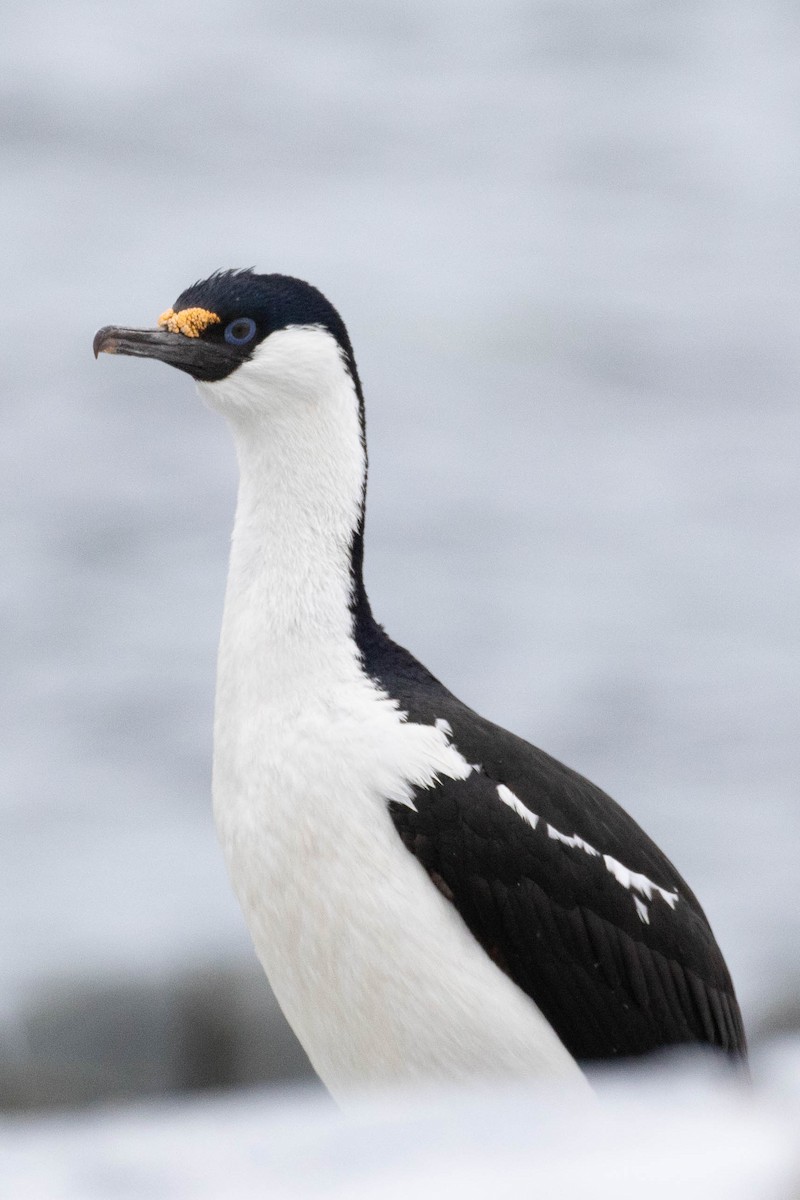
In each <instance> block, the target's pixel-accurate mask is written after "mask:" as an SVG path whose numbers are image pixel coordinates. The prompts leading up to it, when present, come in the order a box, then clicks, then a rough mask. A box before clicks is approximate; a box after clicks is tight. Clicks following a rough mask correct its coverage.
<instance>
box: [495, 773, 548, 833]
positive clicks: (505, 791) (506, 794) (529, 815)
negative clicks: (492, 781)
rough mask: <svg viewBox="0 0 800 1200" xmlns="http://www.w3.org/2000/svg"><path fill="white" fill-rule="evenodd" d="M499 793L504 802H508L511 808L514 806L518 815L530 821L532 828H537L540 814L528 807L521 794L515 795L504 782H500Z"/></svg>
mask: <svg viewBox="0 0 800 1200" xmlns="http://www.w3.org/2000/svg"><path fill="white" fill-rule="evenodd" d="M497 794H498V796H499V797H500V799H501V800H502V801H503V804H507V805H508V807H509V808H513V810H514V812H515V813H516V814H517V816H518V817H522V819H523V821H527V822H528V824H529V825H530V827H531V829H535V828H536V826H537V825H538V823H539V817H538V814H537V813H535V812H531V810H530V809H529V808H526V807H525V805H524V804H523V803H522V801H521V800H520V798H519V796H515V795H514V793H513V792H512V791H511V788H507V787H506V785H505V784H504V783H498V785H497Z"/></svg>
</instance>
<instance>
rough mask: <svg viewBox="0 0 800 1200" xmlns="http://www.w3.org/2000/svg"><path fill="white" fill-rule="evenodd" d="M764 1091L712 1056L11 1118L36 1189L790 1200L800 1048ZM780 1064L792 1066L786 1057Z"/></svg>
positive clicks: (134, 1199)
mask: <svg viewBox="0 0 800 1200" xmlns="http://www.w3.org/2000/svg"><path fill="white" fill-rule="evenodd" d="M775 1060H776V1061H775V1062H773V1063H772V1064H770V1063H769V1062H766V1063H765V1064H764V1066H763V1069H762V1072H761V1077H760V1079H758V1080H757V1083H756V1087H755V1088H754V1089H753V1091H752V1092H751V1091H749V1090H748V1089H746V1088H742V1087H737V1086H735V1085H734V1084H733V1083H732V1082H731V1081H730V1080H726V1079H725V1078H723V1077H722V1076H721V1075H719V1074H718V1073H717V1072H716V1071H715V1070H713V1069H712V1068H711V1067H710V1066H709V1065H707V1064H703V1063H692V1062H691V1061H690V1062H687V1063H682V1062H681V1063H677V1064H665V1065H664V1066H662V1067H661V1068H660V1069H659V1070H658V1071H657V1072H655V1074H654V1073H652V1072H649V1073H647V1074H646V1075H644V1074H642V1073H640V1072H635V1071H633V1072H630V1073H615V1074H612V1075H611V1076H609V1077H601V1078H600V1079H599V1080H598V1099H597V1100H590V1101H576V1100H575V1098H574V1097H572V1099H571V1100H570V1102H569V1103H568V1102H567V1101H566V1100H565V1098H564V1097H563V1095H559V1094H558V1093H553V1092H548V1091H545V1090H536V1089H531V1088H524V1087H519V1086H517V1087H514V1088H513V1089H477V1088H476V1089H474V1090H470V1091H465V1092H444V1093H429V1094H422V1095H417V1094H413V1095H403V1094H401V1095H391V1094H390V1095H382V1096H379V1097H373V1098H370V1099H368V1100H367V1099H365V1100H364V1102H363V1103H362V1104H361V1105H360V1106H359V1107H357V1108H356V1110H355V1111H354V1112H352V1113H348V1114H343V1113H341V1112H339V1111H338V1110H336V1109H335V1108H334V1107H333V1105H332V1104H331V1102H330V1101H329V1100H327V1099H326V1098H324V1097H323V1098H320V1097H319V1096H312V1095H308V1094H305V1093H303V1092H301V1091H297V1090H295V1091H285V1092H269V1091H254V1092H251V1093H241V1094H238V1095H236V1096H234V1097H229V1098H227V1099H218V1098H217V1099H212V1100H209V1099H204V1100H201V1099H197V1098H192V1099H188V1100H183V1101H181V1102H173V1103H170V1104H168V1105H158V1106H152V1107H143V1106H134V1107H131V1108H127V1109H123V1108H118V1109H116V1110H112V1111H108V1110H106V1111H96V1112H89V1113H83V1114H80V1115H77V1116H76V1115H72V1116H69V1117H65V1116H59V1117H51V1118H48V1119H46V1120H44V1121H43V1120H38V1121H30V1120H27V1119H17V1120H14V1121H11V1120H7V1121H6V1122H5V1124H4V1126H2V1127H0V1190H1V1191H2V1192H3V1194H4V1195H9V1196H12V1195H13V1196H14V1197H17V1198H19V1200H27V1198H28V1197H31V1198H35V1200H92V1197H98V1200H99V1198H100V1197H102V1198H103V1200H113V1198H114V1197H124V1198H125V1200H149V1198H150V1197H158V1198H159V1200H179V1198H182V1197H187V1198H188V1197H192V1200H203V1198H204V1197H209V1200H210V1198H212V1197H214V1198H215V1200H216V1198H217V1197H220V1196H224V1197H225V1198H226V1200H249V1198H250V1197H253V1198H255V1197H264V1196H269V1197H270V1198H271V1200H283V1198H284V1197H285V1198H286V1200H289V1198H292V1197H317V1196H319V1197H321V1196H325V1197H337V1196H341V1197H345V1196H346V1197H348V1200H358V1198H360V1197H364V1198H365V1200H366V1198H367V1197H369V1198H371V1200H372V1198H374V1200H394V1198H395V1197H396V1198H398V1200H400V1198H403V1200H405V1197H408V1196H414V1195H416V1196H437V1197H439V1198H441V1200H449V1198H450V1197H453V1198H454V1200H456V1198H457V1200H472V1198H473V1197H474V1198H475V1200H485V1197H487V1196H491V1197H493V1198H497V1200H503V1198H505V1197H508V1198H509V1200H518V1197H520V1196H558V1197H559V1198H560V1200H572V1198H573V1197H574V1198H575V1200H583V1198H584V1197H586V1196H587V1195H591V1196H593V1197H596V1200H604V1198H605V1197H608V1198H609V1200H617V1197H619V1196H620V1195H625V1196H641V1197H646V1198H647V1200H674V1197H675V1196H676V1195H680V1196H681V1197H682V1198H683V1200H695V1198H696V1200H791V1197H792V1196H794V1195H796V1190H794V1189H796V1187H797V1185H798V1183H800V1149H799V1148H798V1147H799V1146H800V1141H799V1140H798V1137H797V1131H798V1119H800V1044H798V1043H794V1044H793V1045H792V1044H785V1045H782V1046H780V1047H777V1046H776V1047H775ZM779 1064H780V1065H779Z"/></svg>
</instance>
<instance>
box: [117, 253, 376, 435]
mask: <svg viewBox="0 0 800 1200" xmlns="http://www.w3.org/2000/svg"><path fill="white" fill-rule="evenodd" d="M94 353H95V357H96V356H97V355H99V354H100V353H106V354H128V355H133V356H135V357H138V358H155V359H159V360H160V361H161V362H164V363H167V364H168V365H169V366H172V367H177V368H178V370H180V371H186V372H187V373H188V374H189V375H191V376H192V377H193V378H194V379H195V380H196V381H197V384H198V386H199V388H200V390H201V393H202V394H203V396H204V398H205V399H206V400H207V401H208V403H210V404H211V405H212V406H213V407H214V408H218V409H220V410H221V411H223V412H225V413H226V415H228V416H230V417H232V418H233V419H236V418H237V417H239V416H246V415H249V416H251V417H253V416H255V417H258V416H261V415H264V416H267V417H269V416H272V417H278V416H280V415H281V412H282V411H283V410H286V409H290V408H291V407H292V405H301V406H307V405H309V404H311V405H313V404H314V403H317V404H319V403H321V402H324V397H325V396H326V395H328V394H329V393H331V392H332V391H338V392H340V393H341V391H342V388H343V386H344V385H345V384H346V390H348V391H349V392H350V395H351V397H353V398H354V400H355V402H356V404H357V407H358V410H359V411H358V415H359V417H360V418H361V420H362V421H363V414H362V413H361V407H362V401H361V388H360V384H359V381H358V374H357V371H356V366H355V361H354V358H353V351H352V347H351V345H350V339H349V337H348V335H347V330H346V328H345V325H344V322H343V321H342V319H341V317H340V316H339V314H338V313H337V311H336V309H335V308H334V307H333V305H332V304H330V303H329V301H328V300H326V299H325V297H324V296H323V295H322V293H321V292H319V291H317V289H316V288H314V287H312V286H311V285H310V284H308V283H304V282H303V281H302V280H300V279H293V278H291V277H290V276H287V275H258V274H256V273H255V271H253V270H242V271H217V272H215V273H214V274H213V275H211V276H209V278H208V279H203V280H200V281H198V282H197V283H194V284H192V286H191V287H188V288H187V289H186V290H185V291H184V292H182V293H181V295H180V296H179V297H178V299H177V300H176V301H175V303H174V304H173V305H172V307H171V308H168V309H167V311H166V312H164V313H162V315H161V316H160V317H159V319H158V325H157V327H156V328H153V329H127V328H122V327H120V326H116V325H107V326H105V327H104V328H103V329H100V330H98V332H97V334H96V335H95V339H94ZM284 415H285V412H284Z"/></svg>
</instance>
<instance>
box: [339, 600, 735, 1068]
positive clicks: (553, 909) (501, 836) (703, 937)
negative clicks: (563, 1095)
mask: <svg viewBox="0 0 800 1200" xmlns="http://www.w3.org/2000/svg"><path fill="white" fill-rule="evenodd" d="M355 624H356V636H357V641H358V645H359V649H360V651H361V654H362V657H363V662H364V666H365V669H366V671H367V672H368V674H369V675H370V676H371V677H372V678H374V679H375V680H376V682H377V683H378V684H379V685H380V686H381V687H382V689H383V690H385V691H386V692H387V693H388V694H389V695H390V696H392V697H394V698H395V699H396V700H397V701H398V703H399V706H400V708H401V709H403V710H404V711H405V712H407V713H408V717H409V719H410V720H413V721H417V722H421V723H425V724H433V723H434V721H435V720H436V719H437V718H439V719H444V720H446V721H448V722H449V724H450V726H451V728H452V741H453V744H454V745H455V746H456V747H457V748H458V749H459V751H460V752H461V753H462V754H463V755H464V757H465V758H466V759H467V761H468V762H469V763H471V764H477V765H478V767H477V769H476V770H473V771H472V773H471V774H470V775H469V777H468V778H467V779H465V780H463V781H462V780H452V779H443V780H440V781H439V782H438V783H437V784H436V785H435V786H434V787H431V788H426V789H420V788H418V789H416V790H415V796H414V801H415V805H416V811H414V810H412V809H411V808H409V807H406V806H404V805H401V804H396V803H391V804H390V805H389V811H390V813H391V817H392V820H393V822H394V825H395V828H396V829H397V832H398V834H399V835H400V837H401V838H402V840H403V842H404V844H405V846H406V847H407V848H408V850H409V851H410V852H411V853H412V854H414V855H415V856H416V858H417V859H418V860H419V862H420V863H421V864H422V866H423V867H424V868H425V869H426V870H427V872H428V873H429V875H430V876H431V879H432V881H433V882H434V884H435V885H436V886H437V887H439V889H440V890H441V891H442V892H443V894H444V895H445V896H446V897H447V898H448V900H450V901H451V902H452V903H453V904H454V905H455V906H456V908H457V909H458V911H459V913H460V914H461V916H462V918H463V920H464V921H465V923H466V924H467V926H468V927H469V929H470V931H471V932H472V934H473V935H474V936H475V938H476V939H477V940H478V941H479V942H480V943H481V945H482V946H483V947H484V949H485V950H486V953H487V954H489V956H490V957H491V958H492V959H493V960H494V962H495V963H496V964H497V965H498V967H500V968H501V969H502V970H503V971H505V972H506V973H507V974H508V975H509V976H510V977H511V979H513V980H514V982H515V983H516V984H517V985H518V986H519V987H520V988H522V990H523V991H525V992H526V993H527V994H528V995H529V996H530V997H531V998H532V999H533V1000H534V1001H535V1003H536V1004H537V1006H538V1007H539V1009H540V1010H541V1012H542V1013H543V1014H544V1015H545V1017H546V1018H547V1019H548V1021H549V1022H550V1024H551V1025H552V1026H553V1028H554V1029H555V1031H556V1032H557V1033H558V1035H559V1036H560V1038H561V1040H562V1041H563V1042H564V1044H565V1046H566V1047H567V1049H568V1050H569V1051H570V1052H571V1053H572V1055H573V1056H574V1057H575V1058H577V1059H578V1060H593V1059H612V1058H620V1057H628V1056H632V1055H640V1054H645V1053H648V1052H650V1051H653V1050H656V1049H658V1048H660V1047H665V1046H670V1045H675V1044H681V1043H691V1042H695V1043H707V1044H708V1045H710V1046H713V1047H718V1048H720V1049H722V1050H724V1051H727V1052H728V1053H730V1054H732V1055H734V1056H736V1057H743V1056H744V1055H745V1053H746V1049H745V1036H744V1030H743V1026H742V1019H741V1014H740V1012H739V1006H738V1004H737V1001H736V997H735V994H734V990H733V985H732V983H731V979H730V975H729V974H728V970H727V967H726V965H725V962H724V960H723V957H722V954H721V952H720V950H719V947H718V946H717V944H716V941H715V940H714V936H713V934H712V932H711V929H710V927H709V924H708V921H707V920H706V917H705V914H704V913H703V910H702V908H701V907H700V904H699V903H698V901H697V899H696V897H695V896H694V894H693V893H692V891H691V890H690V888H689V887H688V885H687V884H686V883H685V881H684V880H683V879H682V878H681V876H680V875H679V874H678V872H677V871H676V869H675V867H674V866H673V865H672V863H671V862H670V861H669V860H668V859H667V858H666V857H665V856H664V855H663V854H662V853H661V851H660V850H659V849H658V847H657V846H656V845H655V844H654V843H653V842H652V841H651V840H650V838H648V837H647V835H646V834H645V833H644V832H643V831H642V830H641V829H640V828H639V826H638V825H637V824H636V822H635V821H634V820H633V819H632V818H631V817H630V816H629V815H628V814H627V813H626V812H625V811H624V810H623V809H622V808H620V807H619V805H618V804H616V803H615V801H614V800H612V799H611V797H610V796H607V795H606V794H605V793H604V792H602V791H601V790H600V789H599V788H597V787H595V786H594V784H592V783H590V782H589V781H588V780H587V779H584V778H583V777H582V776H581V775H579V774H577V773H576V772H575V771H572V770H570V769H569V768H568V767H565V766H564V765H563V764H561V763H559V762H557V761H556V760H555V759H553V758H551V757H550V755H548V754H545V753H544V752H543V751H542V750H539V749H537V748H536V747H535V746H532V745H530V744H528V743H527V742H525V741H523V739H521V738H519V737H516V736H515V735H514V734H512V733H509V732H508V731H507V730H504V729H501V728H499V727H498V726H496V725H493V724H492V723H491V722H489V721H486V720H484V719H483V718H482V717H480V716H478V714H477V713H475V712H473V711H472V710H471V709H469V708H467V706H466V705H464V704H462V703H461V702H460V701H459V700H457V699H456V697H455V696H453V695H452V694H451V693H450V692H448V691H447V689H446V688H444V687H443V686H442V685H441V684H440V683H439V682H438V680H436V679H435V678H434V677H433V676H432V675H431V674H430V672H429V671H427V670H426V669H425V668H424V667H423V666H422V665H421V664H420V663H418V662H417V661H416V659H414V658H413V657H412V655H410V654H409V653H408V652H407V651H406V650H404V649H402V648H401V647H399V646H397V645H396V644H395V643H394V642H392V641H391V639H390V638H389V637H388V636H387V635H386V634H385V632H384V631H383V629H381V627H380V626H378V625H377V624H376V623H375V622H374V621H373V620H372V618H371V616H370V615H369V613H368V612H367V611H362V612H361V613H360V615H358V614H357V618H356V623H355ZM498 784H505V785H506V786H507V787H508V788H510V789H511V791H512V792H514V794H515V795H516V796H517V797H518V798H519V799H520V800H521V801H522V803H523V804H524V805H525V806H526V808H528V809H529V810H530V811H531V812H533V813H535V814H536V815H537V817H538V822H537V824H536V827H535V828H531V826H530V824H528V823H527V822H526V821H524V820H523V819H522V818H521V817H520V816H519V815H518V814H517V813H516V812H514V811H513V809H511V808H510V807H509V806H508V805H507V804H505V803H503V802H502V801H501V800H500V798H499V796H498V792H497V785H498ZM548 827H552V828H553V829H555V830H558V831H560V832H561V833H562V834H565V835H567V836H572V835H574V834H578V835H579V836H580V837H581V838H583V839H584V840H585V841H586V842H588V843H589V844H590V845H591V846H592V847H595V848H596V850H597V851H598V852H599V853H598V854H596V855H591V854H589V853H586V852H584V851H583V850H582V849H581V848H579V847H573V846H568V845H565V844H563V842H562V841H561V840H559V839H558V838H557V837H555V836H551V834H550V832H549V829H548ZM604 855H610V856H611V857H612V858H613V859H616V860H617V861H618V862H619V863H621V864H624V866H625V867H627V868H629V869H630V870H631V871H635V872H638V873H641V874H642V875H645V876H646V877H647V878H648V879H649V880H652V881H653V883H656V884H658V885H659V886H660V887H662V888H664V889H666V890H667V891H677V892H678V901H677V903H676V904H675V906H674V908H671V907H670V906H669V905H668V904H667V903H666V902H665V901H664V900H663V899H661V898H660V897H659V896H658V895H654V897H653V899H652V901H651V902H649V903H648V904H647V906H646V907H647V914H648V920H647V921H644V920H643V919H642V918H641V917H640V916H639V914H638V913H637V910H636V907H635V905H634V900H633V895H634V894H633V892H632V890H631V889H629V888H627V887H624V886H622V885H621V884H620V883H619V882H618V880H617V879H616V878H615V877H614V875H613V874H612V873H611V871H610V870H609V869H608V866H607V865H606V862H605V860H604V857H603V856H604Z"/></svg>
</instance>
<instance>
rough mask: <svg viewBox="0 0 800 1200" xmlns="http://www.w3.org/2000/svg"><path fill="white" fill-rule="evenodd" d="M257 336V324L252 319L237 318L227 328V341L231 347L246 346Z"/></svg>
mask: <svg viewBox="0 0 800 1200" xmlns="http://www.w3.org/2000/svg"><path fill="white" fill-rule="evenodd" d="M255 336H256V323H255V321H254V320H253V319H252V317H237V318H236V320H235V321H231V323H230V325H226V326H225V341H226V342H228V343H229V344H230V345H231V346H246V345H247V343H248V342H252V340H253V338H254V337H255Z"/></svg>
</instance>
